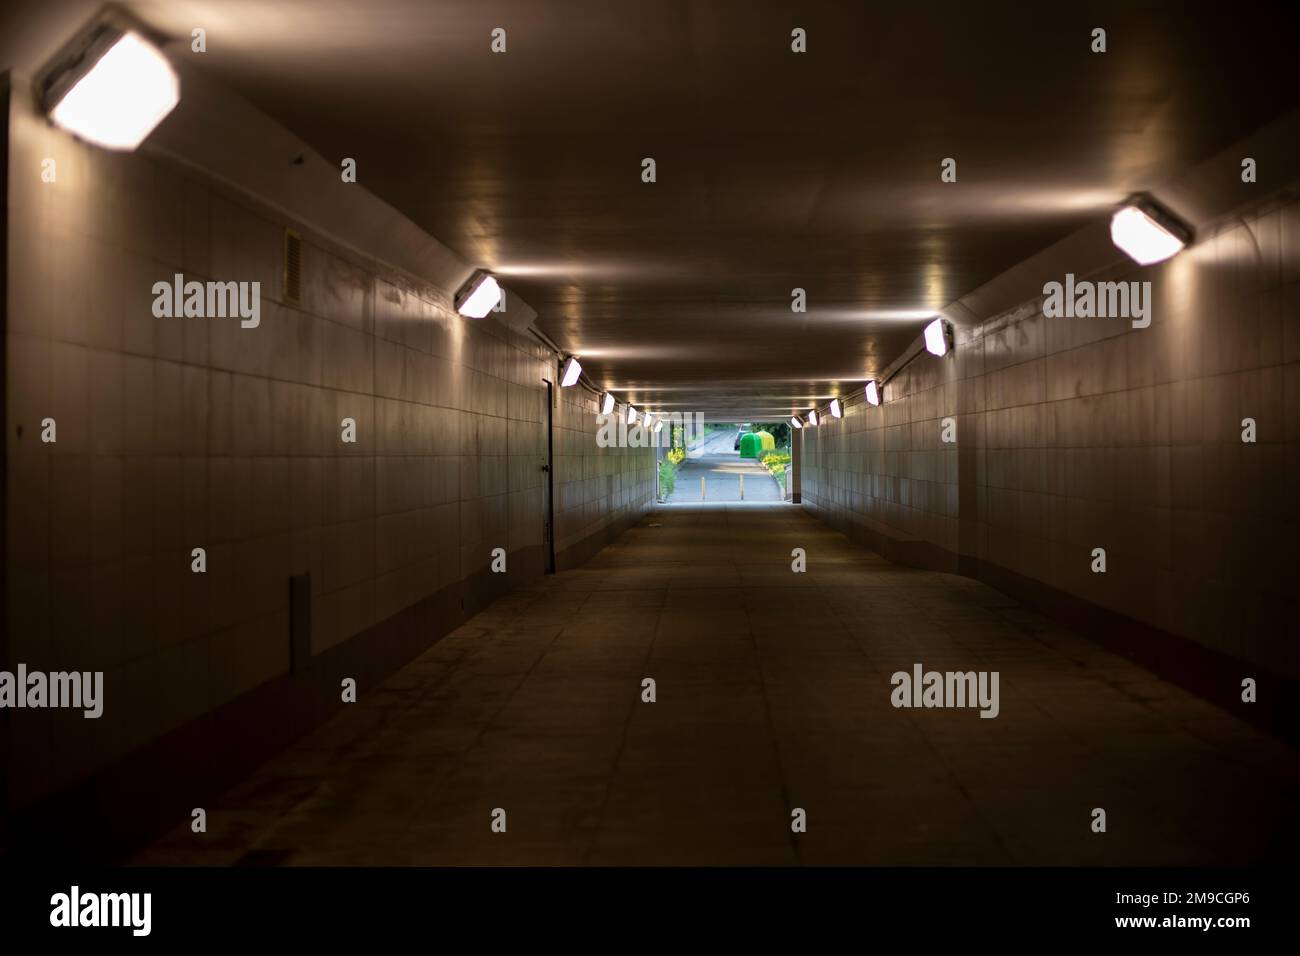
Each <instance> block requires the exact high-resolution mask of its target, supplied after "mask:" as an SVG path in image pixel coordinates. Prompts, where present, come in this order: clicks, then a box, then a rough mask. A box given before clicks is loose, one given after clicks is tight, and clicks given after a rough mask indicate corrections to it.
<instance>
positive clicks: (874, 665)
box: [134, 505, 1300, 865]
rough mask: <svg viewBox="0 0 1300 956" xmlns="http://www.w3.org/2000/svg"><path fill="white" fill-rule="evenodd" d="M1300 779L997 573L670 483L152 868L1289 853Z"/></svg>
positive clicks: (1275, 754)
mask: <svg viewBox="0 0 1300 956" xmlns="http://www.w3.org/2000/svg"><path fill="white" fill-rule="evenodd" d="M795 547H802V548H804V549H806V551H807V555H808V569H807V572H806V573H803V574H795V573H792V571H791V569H790V560H791V559H790V551H791V549H792V548H795ZM917 662H920V663H922V664H924V665H925V667H926V668H927V669H938V670H957V669H962V670H965V669H975V670H997V671H999V672H1000V675H1001V683H1000V689H1001V715H1000V716H999V717H998V718H997V719H993V720H988V719H980V718H979V717H978V715H977V712H976V711H974V710H940V709H930V710H909V709H894V708H893V707H892V706H891V704H890V692H891V689H892V688H891V685H890V682H889V677H890V674H891V673H893V672H894V671H896V670H910V668H911V666H912V665H913V664H914V663H917ZM645 677H652V678H654V679H655V681H656V682H657V698H658V699H657V702H655V703H643V702H642V701H641V680H642V678H645ZM1297 797H1300V759H1298V755H1297V751H1296V750H1294V749H1292V748H1291V747H1289V746H1288V745H1285V744H1283V743H1281V742H1279V741H1277V740H1275V739H1273V738H1270V737H1268V736H1266V735H1264V734H1262V733H1260V732H1258V731H1255V730H1253V729H1252V728H1250V727H1248V726H1246V725H1245V724H1243V723H1241V722H1239V721H1237V720H1236V719H1234V718H1231V717H1229V716H1228V715H1226V714H1225V713H1223V712H1222V711H1219V710H1217V709H1215V708H1213V707H1211V706H1210V705H1208V704H1206V703H1204V702H1202V701H1200V700H1199V699H1197V698H1194V697H1191V696H1189V695H1188V694H1186V693H1184V692H1182V691H1181V690H1179V689H1177V688H1175V687H1173V686H1171V685H1169V684H1167V683H1164V682H1162V681H1160V680H1158V679H1156V678H1155V677H1153V676H1152V675H1151V674H1150V673H1148V672H1146V671H1143V670H1141V669H1139V668H1137V667H1135V666H1133V665H1132V664H1130V663H1128V662H1126V661H1125V660H1123V659H1121V658H1119V657H1116V656H1115V655H1113V654H1111V653H1108V652H1106V651H1104V650H1102V649H1100V648H1099V647H1097V646H1095V645H1094V644H1092V643H1090V642H1088V641H1086V640H1084V639H1082V638H1080V637H1078V636H1076V635H1073V634H1071V633H1069V632H1066V631H1063V630H1062V629H1060V628H1059V627H1056V626H1055V625H1053V624H1052V623H1050V622H1049V621H1048V620H1046V619H1044V618H1043V617H1040V616H1039V615H1037V614H1035V613H1033V612H1031V611H1028V610H1026V609H1025V608H1023V607H1021V606H1019V605H1017V604H1016V603H1015V602H1013V601H1011V600H1010V599H1008V598H1005V597H1003V596H1002V595H1000V594H998V593H997V592H995V591H992V590H990V589H989V588H987V587H985V586H983V585H981V584H979V583H976V582H974V581H971V580H967V579H964V578H960V577H954V576H950V575H944V574H938V573H932V572H926V571H919V570H913V569H908V568H902V567H897V566H894V565H891V564H888V563H887V562H885V561H883V560H882V559H881V558H879V557H877V556H876V555H874V554H872V553H870V552H868V551H866V550H864V549H862V548H860V547H857V546H855V545H853V544H851V543H850V542H849V541H848V540H847V539H845V538H844V537H843V536H841V535H839V534H837V533H835V532H832V531H831V530H829V529H828V528H826V527H825V526H823V525H821V524H820V523H819V522H817V521H815V520H814V519H812V518H810V517H808V516H807V515H806V514H804V513H803V512H802V511H801V510H800V509H799V508H797V507H793V506H789V505H772V506H763V505H745V506H734V507H726V506H717V505H715V506H709V507H699V508H691V507H676V508H661V509H659V510H658V511H657V512H655V513H653V514H651V515H650V516H649V517H647V518H646V519H645V520H644V521H643V522H642V523H641V524H640V525H638V526H637V527H635V528H633V529H632V530H630V531H629V532H628V533H627V534H626V535H624V536H623V537H622V538H620V539H619V540H618V541H617V542H616V543H615V544H614V545H612V546H610V547H608V548H606V549H605V550H604V551H602V552H601V553H600V554H599V555H598V556H597V557H596V558H595V559H594V560H593V561H592V562H591V563H590V564H589V565H587V566H586V567H583V568H581V569H579V570H574V571H568V572H565V573H562V574H559V575H556V576H554V577H549V578H545V579H543V580H540V581H538V582H537V583H536V584H534V585H533V586H531V587H529V588H527V589H525V590H521V591H518V592H516V593H514V594H513V595H511V596H510V597H508V598H507V599H504V600H501V601H498V602H497V603H496V604H494V605H493V606H492V607H490V608H489V609H488V610H486V611H484V612H483V613H482V614H479V615H478V616H477V617H475V618H474V619H473V620H471V621H470V622H469V623H468V624H466V625H465V626H464V627H462V628H460V629H459V630H458V631H456V632H455V633H453V634H451V635H449V636H448V637H446V638H444V639H443V640H441V641H439V642H438V643H437V644H435V645H434V646H433V647H432V648H430V649H429V650H428V651H427V652H426V653H425V654H423V655H422V656H421V657H420V658H419V659H418V660H416V661H414V662H413V663H412V664H410V665H409V666H408V667H406V668H405V669H403V670H402V671H401V672H399V673H398V674H397V675H395V676H394V677H393V678H392V679H391V680H389V681H388V682H387V683H385V684H384V685H383V686H382V687H373V688H365V687H363V688H361V696H360V702H359V703H357V704H355V705H353V706H350V707H349V708H347V709H346V710H345V711H344V712H343V713H342V714H341V715H340V716H338V717H337V718H336V719H334V720H333V721H331V722H330V723H329V724H327V725H326V726H324V727H322V728H321V729H320V730H319V731H317V732H316V733H314V734H312V735H311V736H310V737H308V738H307V739H304V740H302V741H301V742H300V743H299V744H298V745H296V746H295V747H293V748H292V749H290V750H289V751H287V752H285V753H283V754H281V755H280V756H279V757H277V758H275V759H274V760H272V761H270V762H269V763H267V764H266V765H265V766H263V767H262V768H261V769H260V770H259V771H258V772H257V773H255V774H254V775H253V776H252V777H251V778H249V779H248V780H246V781H245V782H243V783H242V784H241V785H239V786H237V787H235V788H234V789H232V790H231V791H229V792H228V793H225V794H223V795H219V796H218V795H212V796H211V797H209V798H207V799H206V800H204V799H202V798H200V797H198V796H197V795H196V803H202V804H205V805H206V809H207V810H208V822H209V832H208V833H206V834H202V835H197V834H193V833H191V832H190V830H189V826H188V823H186V824H184V825H182V826H179V827H178V828H177V830H176V831H175V832H173V833H172V834H171V835H169V836H168V837H166V838H165V839H162V840H160V841H159V842H158V843H156V844H155V845H153V846H151V847H149V848H146V849H145V850H143V851H142V852H141V853H140V854H139V855H138V856H137V857H136V859H135V861H134V862H138V863H153V864H169V863H195V864H230V863H245V864H275V863H288V864H429V865H437V864H584V863H591V864H694V863H730V864H793V863H805V864H941V865H942V864H1192V863H1232V862H1244V861H1248V860H1258V859H1270V858H1277V859H1281V858H1283V857H1284V856H1285V855H1286V854H1287V853H1288V852H1294V850H1295V848H1296V834H1295V831H1294V828H1293V825H1291V824H1289V823H1286V822H1285V821H1287V820H1288V818H1289V817H1290V816H1291V815H1292V814H1293V811H1294V807H1295V805H1296V801H1297ZM498 807H500V808H504V809H505V810H506V812H507V832H506V833H504V834H494V833H493V832H492V831H491V829H490V823H491V817H490V814H491V813H492V811H493V809H494V808H498ZM794 807H802V808H804V809H805V810H806V811H807V819H808V829H807V832H806V833H804V834H799V835H796V834H793V833H792V832H791V828H790V812H791V809H792V808H794ZM1094 807H1102V808H1105V810H1106V812H1107V816H1108V820H1107V822H1108V831H1107V832H1106V833H1105V834H1095V833H1093V832H1091V830H1090V826H1089V825H1090V822H1091V811H1092V809H1093V808H1094ZM188 810H189V808H188V807H187V808H185V814H184V815H185V816H186V818H188ZM180 816H181V815H179V814H178V819H179V818H180Z"/></svg>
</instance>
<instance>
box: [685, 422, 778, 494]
mask: <svg viewBox="0 0 1300 956" xmlns="http://www.w3.org/2000/svg"><path fill="white" fill-rule="evenodd" d="M735 441H736V433H735V431H727V432H721V433H719V434H717V435H714V436H711V437H710V438H709V439H707V440H706V441H705V442H704V444H703V445H702V446H701V447H700V448H699V449H697V452H696V453H694V454H697V455H698V457H692V458H687V459H686V461H684V462H682V463H681V465H680V466H678V468H677V485H676V487H675V488H674V490H673V493H672V495H671V496H669V498H668V503H669V504H674V505H675V504H682V503H690V502H694V503H696V504H698V503H699V501H700V479H701V478H703V479H704V500H705V501H718V502H722V501H739V500H740V485H741V477H742V476H743V477H744V484H745V500H746V501H781V500H782V499H783V497H784V494H783V493H782V491H781V486H780V485H779V484H778V483H777V480H776V479H775V478H773V477H772V473H771V472H770V471H768V470H767V469H766V468H764V467H763V466H762V464H760V463H759V462H757V461H755V460H754V459H752V458H741V457H740V453H739V452H737V451H734V450H733V449H732V445H733V444H735Z"/></svg>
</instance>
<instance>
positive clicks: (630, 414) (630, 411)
mask: <svg viewBox="0 0 1300 956" xmlns="http://www.w3.org/2000/svg"><path fill="white" fill-rule="evenodd" d="M627 423H628V424H629V425H635V424H636V409H635V408H633V407H632V406H631V405H629V406H628V407H627Z"/></svg>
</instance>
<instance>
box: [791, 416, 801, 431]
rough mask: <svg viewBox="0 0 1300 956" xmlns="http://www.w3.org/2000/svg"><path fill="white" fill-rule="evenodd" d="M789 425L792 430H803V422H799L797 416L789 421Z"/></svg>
mask: <svg viewBox="0 0 1300 956" xmlns="http://www.w3.org/2000/svg"><path fill="white" fill-rule="evenodd" d="M790 425H791V427H793V428H803V422H801V421H799V416H798V415H796V416H794V417H793V418H791V419H790Z"/></svg>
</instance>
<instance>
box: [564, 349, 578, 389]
mask: <svg viewBox="0 0 1300 956" xmlns="http://www.w3.org/2000/svg"><path fill="white" fill-rule="evenodd" d="M581 374H582V364H581V363H580V362H579V361H578V356H576V355H570V356H569V357H568V359H567V360H566V361H565V363H564V369H563V370H562V371H561V372H560V388H568V387H569V386H570V385H576V384H577V383H578V376H579V375H581Z"/></svg>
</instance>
